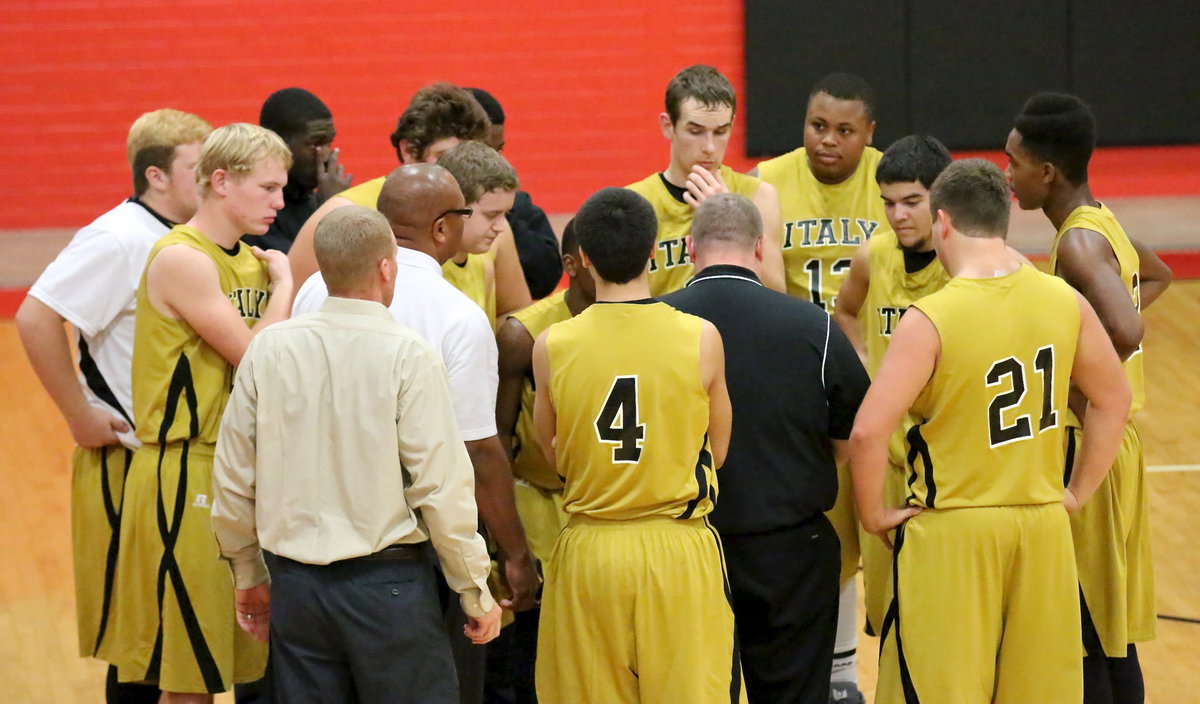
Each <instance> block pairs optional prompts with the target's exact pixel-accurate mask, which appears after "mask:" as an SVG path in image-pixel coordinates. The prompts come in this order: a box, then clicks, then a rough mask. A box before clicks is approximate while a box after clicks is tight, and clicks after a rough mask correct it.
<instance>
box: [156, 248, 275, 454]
mask: <svg viewBox="0 0 1200 704" xmlns="http://www.w3.org/2000/svg"><path fill="white" fill-rule="evenodd" d="M176 244H182V245H185V246H188V247H192V248H194V249H198V250H200V251H201V252H203V253H204V254H206V255H208V257H209V258H210V259H212V260H213V263H214V264H215V265H216V267H217V276H218V279H219V281H220V284H221V291H222V292H223V293H224V294H225V295H226V296H228V298H229V303H230V305H232V306H233V307H234V308H235V309H237V311H238V313H239V314H240V315H241V317H242V319H243V320H244V321H246V325H247V326H249V325H253V324H254V321H256V320H258V319H259V318H261V317H262V311H263V310H264V309H265V308H266V307H267V301H268V300H269V299H270V294H268V293H267V284H268V283H269V281H268V278H267V267H266V264H264V263H263V262H261V261H259V260H258V259H257V258H256V257H255V256H254V255H253V254H252V253H251V252H250V248H249V247H247V246H246V245H244V244H239V245H238V248H237V252H236V253H235V254H229V253H228V252H226V251H225V250H223V249H221V248H220V247H219V246H217V244H216V243H214V242H213V241H212V240H210V239H208V238H207V237H205V236H204V235H202V234H201V233H200V232H199V231H198V230H196V229H194V228H191V227H188V226H187V225H176V226H175V227H174V229H172V230H171V231H170V232H168V233H167V234H166V235H164V236H163V238H162V239H160V240H159V241H158V242H157V243H155V245H154V247H153V248H152V249H151V250H150V255H149V256H148V257H147V258H146V266H147V267H149V265H150V262H152V261H154V257H156V256H158V253H159V251H161V250H162V248H163V247H168V246H170V245H176ZM134 321H135V327H134V330H135V332H134V338H133V370H134V371H133V417H134V421H135V422H136V424H137V437H138V440H141V441H142V442H143V443H145V444H156V443H157V444H163V443H168V442H176V441H180V440H198V441H200V442H203V443H215V442H216V441H217V428H218V427H219V426H220V424H221V414H222V413H223V412H224V410H225V402H226V401H227V400H228V399H229V391H230V389H232V388H233V374H234V372H235V371H236V368H235V367H234V366H233V365H232V364H230V363H229V362H227V361H226V360H225V358H224V357H222V356H221V354H220V353H219V352H217V351H216V350H215V349H213V347H211V346H210V345H209V344H208V343H207V342H205V341H204V340H203V339H201V338H200V334H199V333H197V332H196V331H195V330H194V329H192V326H191V325H189V324H188V323H187V322H186V321H184V320H177V319H174V318H168V317H167V316H165V315H163V314H162V313H160V312H158V310H157V309H156V308H155V307H154V306H153V305H151V304H150V299H149V298H148V297H147V294H146V275H145V273H144V272H143V273H142V282H141V285H139V286H138V290H137V308H136V312H135V317H134Z"/></svg>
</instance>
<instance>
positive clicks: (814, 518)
mask: <svg viewBox="0 0 1200 704" xmlns="http://www.w3.org/2000/svg"><path fill="white" fill-rule="evenodd" d="M761 233H762V220H761V217H760V216H759V213H758V209H757V208H756V207H755V206H754V204H753V203H752V202H751V201H749V200H748V199H746V198H744V197H742V196H739V195H736V194H732V193H727V194H721V195H718V196H714V197H712V198H710V199H708V200H706V201H705V202H704V203H703V204H701V206H700V207H699V209H698V210H697V211H696V216H695V219H694V220H693V223H692V236H691V243H690V244H689V253H690V254H691V257H692V260H693V262H694V263H695V266H696V271H697V272H698V273H697V274H696V276H695V278H693V279H692V280H691V282H689V283H688V286H687V288H685V289H683V290H682V291H676V292H674V293H672V294H669V295H667V296H664V297H663V298H662V300H663V301H664V302H666V303H668V304H670V305H672V306H674V307H675V308H678V309H679V310H682V311H684V312H687V313H691V314H693V315H697V316H700V317H701V318H705V319H706V320H709V321H711V322H712V323H713V324H714V325H716V326H717V330H719V331H720V333H721V338H722V339H723V340H724V342H725V379H726V382H727V384H728V386H729V396H730V399H731V401H732V402H733V437H732V439H731V441H730V445H729V455H728V457H727V458H726V460H725V465H724V466H723V467H722V468H721V470H720V472H719V474H718V477H719V481H720V484H719V487H720V495H719V498H718V501H717V507H716V509H715V510H714V511H713V513H712V516H711V518H712V522H713V523H714V524H715V525H716V526H717V528H718V529H719V530H720V532H721V536H722V539H723V541H724V545H725V557H726V561H727V563H728V567H729V581H730V586H731V588H732V594H733V611H734V615H735V617H736V618H737V630H738V637H739V639H740V641H741V647H742V666H743V669H744V672H745V678H746V690H747V693H748V695H749V697H750V701H751V703H752V704H753V703H754V702H770V703H772V704H784V703H787V702H798V703H803V704H810V703H811V702H824V701H826V700H828V698H829V676H830V669H831V667H832V654H833V641H834V632H835V629H836V626H837V612H838V571H839V568H840V555H839V546H838V538H837V535H836V534H835V533H834V531H833V527H832V526H831V525H830V524H829V521H828V520H826V518H825V516H824V513H823V512H824V511H827V510H828V509H830V508H832V507H833V501H834V498H835V497H836V496H837V468H836V466H835V464H834V454H835V447H838V446H839V445H841V444H843V443H845V441H846V439H847V438H848V437H849V436H850V429H851V427H852V426H853V424H854V414H855V413H856V412H857V411H858V405H859V403H860V402H861V401H862V397H863V395H864V394H865V393H866V389H867V384H868V381H867V373H866V371H865V370H863V367H862V364H861V363H860V362H859V360H858V355H857V354H855V352H854V348H853V347H851V345H850V343H849V341H848V340H847V339H846V337H845V336H844V335H843V334H842V332H841V330H839V329H838V326H837V325H835V324H833V321H832V320H831V319H830V317H829V315H827V314H826V313H825V312H824V311H823V310H821V309H820V308H818V307H816V306H815V305H813V304H812V303H809V302H807V301H802V300H800V299H797V298H792V297H790V296H787V295H785V294H782V293H778V292H775V291H771V290H769V289H767V288H765V287H763V286H762V284H761V283H759V279H758V275H757V271H758V268H759V265H760V264H761V262H762V253H763V239H762V237H761Z"/></svg>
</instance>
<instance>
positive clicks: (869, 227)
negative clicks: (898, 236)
mask: <svg viewBox="0 0 1200 704" xmlns="http://www.w3.org/2000/svg"><path fill="white" fill-rule="evenodd" d="M881 156H883V155H882V153H881V152H880V151H879V150H878V149H875V148H873V147H867V148H865V149H864V150H863V153H862V158H861V159H860V160H859V162H858V168H857V169H855V170H854V173H853V174H851V175H850V177H849V178H847V179H846V180H845V181H842V182H841V183H836V184H832V185H830V184H825V183H821V182H820V181H818V180H817V177H816V176H814V175H813V172H812V169H811V168H809V166H808V154H807V153H806V152H805V151H804V148H803V147H801V148H800V149H797V150H795V151H792V152H788V153H787V154H784V155H783V156H779V157H775V158H774V159H769V160H767V161H764V162H762V163H761V164H759V165H758V175H759V176H760V177H761V178H762V180H764V181H766V182H767V183H769V184H771V185H772V186H774V187H775V188H777V189H778V190H779V207H780V215H781V216H782V220H783V233H782V234H781V239H782V243H783V268H784V271H785V275H786V278H787V292H788V293H789V294H790V295H793V296H796V297H797V298H803V299H805V300H808V301H812V302H813V303H816V304H817V305H819V306H821V308H823V309H825V310H826V311H827V312H829V313H833V310H834V305H835V304H836V300H837V292H838V289H839V288H841V286H842V280H843V279H845V278H846V274H847V273H849V271H850V258H851V257H853V256H854V251H855V250H856V249H858V247H859V245H861V244H862V243H863V242H866V241H867V240H869V239H871V237H873V236H874V235H876V234H880V233H882V232H883V231H885V230H890V229H891V228H890V227H889V226H888V222H887V217H886V216H885V215H884V211H883V200H882V199H881V198H880V196H879V184H877V183H876V182H875V167H876V166H878V165H879V158H880V157H881Z"/></svg>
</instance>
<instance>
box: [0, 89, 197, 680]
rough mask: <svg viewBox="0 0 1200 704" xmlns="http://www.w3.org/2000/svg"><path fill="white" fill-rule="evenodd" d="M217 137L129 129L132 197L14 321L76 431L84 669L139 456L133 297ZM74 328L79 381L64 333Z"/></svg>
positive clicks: (65, 255)
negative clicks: (207, 145)
mask: <svg viewBox="0 0 1200 704" xmlns="http://www.w3.org/2000/svg"><path fill="white" fill-rule="evenodd" d="M211 131H212V127H210V126H209V124H208V123H207V122H205V121H204V120H202V119H200V118H199V117H196V116H195V115H191V114H189V113H185V112H179V111H178V110H155V111H154V112H148V113H146V114H144V115H142V116H141V117H139V118H138V119H137V120H136V121H134V123H133V126H132V127H130V128H129V137H128V139H127V140H126V152H127V155H128V160H129V168H130V169H131V170H132V171H133V193H134V195H133V196H132V197H131V198H129V199H127V200H125V201H123V202H122V203H121V204H120V205H118V206H117V207H115V208H113V209H112V210H110V211H109V212H107V213H105V214H104V215H102V216H100V217H99V218H97V219H96V221H95V222H93V223H92V224H90V225H88V226H87V227H85V228H83V229H82V230H80V231H79V232H77V233H76V234H75V236H74V237H73V238H72V239H71V242H70V243H69V244H68V245H67V247H66V249H64V250H63V251H62V252H60V253H59V255H58V257H57V258H55V260H54V261H53V262H52V263H51V264H50V266H48V267H46V270H45V271H44V272H42V275H41V276H39V277H38V280H37V282H35V283H34V284H33V287H32V288H31V289H30V290H29V296H28V297H26V298H25V300H24V302H22V303H21V307H20V309H19V310H18V311H17V315H16V320H17V330H18V332H19V333H20V335H21V343H22V344H23V345H24V346H25V353H26V355H27V356H28V357H29V363H30V365H32V366H33V370H34V372H36V373H37V375H38V379H40V380H41V382H42V386H44V387H45V388H46V392H47V393H49V394H50V397H51V398H52V399H53V400H54V403H55V405H57V406H58V409H59V411H60V412H61V413H62V416H63V419H64V420H66V421H67V425H68V427H69V428H70V429H71V436H72V438H74V440H75V444H76V445H77V447H76V449H75V455H74V458H73V459H72V462H71V538H72V545H73V548H74V549H73V557H74V561H75V608H76V618H77V627H78V634H79V654H80V656H81V657H91V656H94V655H96V653H97V651H98V650H99V648H100V645H101V644H102V642H103V641H104V640H105V637H106V636H108V635H110V633H111V628H110V622H109V616H110V609H111V605H112V592H113V579H114V577H115V576H116V575H115V571H114V570H115V563H114V562H113V560H112V559H111V558H113V557H115V556H116V550H117V546H118V543H117V541H118V538H119V537H120V536H119V534H120V522H121V496H122V493H123V490H124V485H125V473H126V471H128V469H129V463H130V462H131V461H132V459H133V451H134V450H136V449H137V446H138V440H137V437H136V436H135V435H134V432H133V410H132V409H133V405H132V402H131V396H132V390H131V388H130V385H131V384H130V378H129V376H130V365H131V358H132V356H133V352H132V349H133V313H134V294H135V293H136V292H137V285H138V280H139V279H140V278H141V275H142V268H143V267H144V265H145V262H146V254H147V253H149V251H150V248H151V247H152V246H153V245H154V243H155V242H156V241H158V239H159V238H160V237H162V236H163V235H165V234H166V233H167V231H168V230H169V229H170V228H171V227H172V226H173V225H174V224H175V223H178V222H184V221H186V220H188V219H189V218H191V217H192V215H193V214H195V212H196V206H197V204H198V201H199V195H198V194H197V191H196V161H197V160H198V159H199V158H200V145H201V143H202V142H203V141H204V138H205V137H207V136H208V134H209V132H211ZM64 322H69V323H71V325H72V326H73V327H74V328H75V332H76V336H77V337H76V340H77V347H78V349H79V368H80V370H81V371H82V372H83V374H82V377H77V376H76V374H75V368H74V366H73V365H72V364H71V348H70V343H69V342H68V341H67V336H66V335H65V334H64V331H63V323H64ZM157 700H158V690H157V688H155V687H145V686H142V685H137V684H120V685H118V684H117V671H116V668H115V667H109V671H108V701H109V702H139V701H146V702H156V701H157Z"/></svg>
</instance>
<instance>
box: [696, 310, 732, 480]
mask: <svg viewBox="0 0 1200 704" xmlns="http://www.w3.org/2000/svg"><path fill="white" fill-rule="evenodd" d="M703 322H704V327H703V328H702V329H701V332H700V378H701V379H703V381H704V389H705V391H707V392H708V448H709V451H710V452H711V453H712V458H713V469H717V468H719V467H720V466H721V465H723V464H725V456H726V455H727V454H728V453H729V436H730V434H731V433H732V431H733V406H732V405H731V403H730V401H729V388H728V387H727V386H726V385H725V346H724V343H722V342H721V333H719V332H717V328H716V326H715V325H713V324H712V323H710V322H708V321H707V320H705V321H703Z"/></svg>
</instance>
